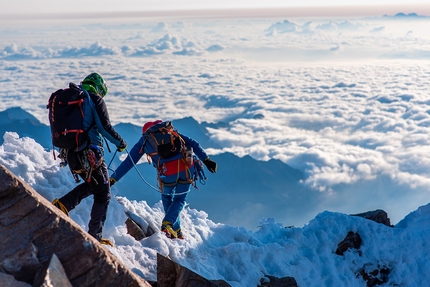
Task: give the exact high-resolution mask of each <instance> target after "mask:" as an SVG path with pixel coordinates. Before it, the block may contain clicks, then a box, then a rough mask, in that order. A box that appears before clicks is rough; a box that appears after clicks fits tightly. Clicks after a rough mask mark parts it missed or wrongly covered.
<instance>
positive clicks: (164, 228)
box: [161, 221, 178, 239]
mask: <svg viewBox="0 0 430 287" xmlns="http://www.w3.org/2000/svg"><path fill="white" fill-rule="evenodd" d="M161 232H164V233H165V234H166V236H167V238H170V239H174V238H178V234H177V233H176V232H175V231H174V230H173V227H172V224H171V223H170V222H168V221H163V223H162V224H161Z"/></svg>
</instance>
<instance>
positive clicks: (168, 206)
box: [161, 183, 191, 230]
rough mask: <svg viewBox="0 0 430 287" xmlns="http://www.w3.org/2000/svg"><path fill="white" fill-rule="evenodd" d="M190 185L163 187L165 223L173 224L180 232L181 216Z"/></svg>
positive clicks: (180, 184)
mask: <svg viewBox="0 0 430 287" xmlns="http://www.w3.org/2000/svg"><path fill="white" fill-rule="evenodd" d="M190 185H191V184H189V183H187V184H182V183H178V184H176V185H175V186H163V193H162V194H161V201H162V202H163V207H164V213H165V216H164V219H163V221H168V222H170V223H172V227H173V229H174V230H178V229H179V228H180V227H181V220H180V216H179V215H180V213H181V211H182V209H184V205H185V200H186V198H187V194H188V192H189V191H190Z"/></svg>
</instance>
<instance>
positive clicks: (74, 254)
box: [0, 165, 150, 287]
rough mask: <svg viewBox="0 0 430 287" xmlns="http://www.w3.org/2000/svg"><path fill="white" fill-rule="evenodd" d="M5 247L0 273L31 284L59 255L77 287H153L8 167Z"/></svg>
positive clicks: (1, 185) (1, 214) (0, 250)
mask: <svg viewBox="0 0 430 287" xmlns="http://www.w3.org/2000/svg"><path fill="white" fill-rule="evenodd" d="M0 242H1V244H0V271H2V272H4V273H7V274H10V275H13V276H14V277H15V279H17V280H19V281H25V282H27V283H29V284H33V281H34V277H35V275H36V274H37V273H38V272H39V271H40V269H41V268H43V266H46V265H47V264H48V262H49V261H50V260H51V257H52V255H53V254H54V253H55V254H56V255H57V256H58V258H59V260H60V261H61V263H62V265H63V267H64V270H65V272H66V274H67V277H68V278H69V280H70V282H71V283H72V285H73V286H80V287H84V286H128V287H135V286H150V285H149V283H147V282H146V281H145V280H143V279H142V278H141V277H139V276H137V275H136V274H135V273H133V272H132V271H130V270H129V269H128V268H127V267H126V266H125V265H124V264H123V263H122V262H120V261H119V260H118V258H116V257H115V256H114V255H113V254H112V253H110V252H109V250H108V247H104V246H102V245H101V244H100V243H99V242H98V241H97V240H95V239H94V238H93V237H92V236H90V235H89V234H88V233H87V232H86V231H84V230H83V229H82V228H81V227H80V226H79V225H78V224H76V223H75V222H74V221H73V220H71V219H70V218H69V217H67V216H66V215H65V214H64V213H62V212H61V211H60V210H59V209H58V208H56V207H55V206H53V205H52V204H51V203H50V202H49V201H48V200H46V199H45V198H44V197H42V196H41V195H39V194H38V193H37V192H36V191H35V190H34V189H33V188H32V187H30V186H29V185H27V184H26V183H25V182H23V181H22V180H21V179H19V178H18V177H17V176H15V175H14V174H12V173H11V172H10V171H9V170H8V169H7V168H5V167H4V166H3V165H0ZM41 272H42V271H41ZM21 278H22V279H23V280H21Z"/></svg>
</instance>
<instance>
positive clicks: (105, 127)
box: [90, 93, 126, 148]
mask: <svg viewBox="0 0 430 287" xmlns="http://www.w3.org/2000/svg"><path fill="white" fill-rule="evenodd" d="M90 97H91V100H92V101H93V103H94V108H95V113H94V120H95V124H96V126H97V129H98V130H99V132H100V133H101V134H102V135H103V136H104V137H105V138H107V139H108V140H109V141H110V142H111V143H113V144H114V145H115V146H116V147H117V148H122V147H123V148H125V147H126V143H125V141H124V140H123V138H122V137H121V136H120V135H119V134H118V133H117V132H116V131H115V129H114V128H113V127H112V125H111V123H110V119H109V113H108V110H107V106H106V103H105V101H104V100H103V98H102V97H100V96H99V95H96V94H93V93H90Z"/></svg>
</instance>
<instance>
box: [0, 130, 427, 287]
mask: <svg viewBox="0 0 430 287" xmlns="http://www.w3.org/2000/svg"><path fill="white" fill-rule="evenodd" d="M3 137H4V143H3V144H2V145H1V146H0V164H2V165H5V166H6V167H7V168H8V169H10V170H11V171H12V172H13V173H14V174H16V175H18V176H19V177H20V178H22V179H23V180H24V181H25V182H27V183H28V184H29V185H30V186H32V187H33V188H34V189H35V190H37V191H38V192H39V193H40V194H41V195H42V196H44V197H45V198H47V199H48V200H53V199H54V198H56V197H60V196H61V195H62V194H63V189H64V188H70V189H71V188H73V186H74V183H73V182H72V181H71V180H70V178H71V176H70V174H69V172H68V170H67V169H65V168H61V167H60V166H59V165H58V162H57V161H55V160H54V159H53V157H52V153H51V152H49V151H46V150H45V149H44V148H43V147H42V146H41V145H40V144H38V143H36V142H35V141H34V140H33V139H31V138H27V137H24V138H22V137H19V135H18V134H16V133H14V132H7V133H5V134H4V136H3ZM91 205H92V198H91V197H88V198H87V199H84V200H83V201H82V202H81V203H80V205H78V206H77V208H76V209H74V210H73V211H71V212H70V216H71V218H72V219H73V220H74V221H75V222H77V223H78V224H79V225H80V226H81V227H82V228H83V229H84V230H86V229H87V224H88V222H89V210H90V208H91ZM124 211H128V212H129V213H131V214H132V217H133V218H134V219H135V220H136V221H137V222H138V223H139V224H140V225H141V226H143V227H144V228H147V226H148V225H150V226H152V227H153V228H155V229H157V227H158V226H159V225H160V221H161V220H162V217H163V211H162V204H161V201H160V202H158V203H156V204H154V205H151V206H150V205H148V204H147V203H146V202H145V201H133V200H128V199H127V198H125V197H113V198H112V200H111V202H110V205H109V211H108V215H107V220H106V224H105V228H104V232H103V233H104V237H106V238H108V239H110V240H112V241H113V242H114V244H115V247H113V248H112V247H109V246H105V245H104V246H105V248H106V249H108V250H109V251H110V252H112V253H113V254H114V255H115V256H117V257H118V258H119V260H120V261H121V262H123V263H124V264H125V265H126V266H127V267H128V268H130V269H131V270H133V272H135V273H136V274H137V275H139V276H141V277H142V278H144V279H146V280H150V281H156V279H157V278H156V275H157V271H156V270H157V264H156V257H157V253H160V254H161V255H163V256H169V257H170V258H171V259H172V260H174V261H175V262H177V263H179V264H181V265H182V266H185V267H187V268H189V269H191V270H192V271H194V272H197V273H198V274H200V275H202V276H204V277H205V278H207V279H210V280H220V279H221V280H225V281H227V282H228V283H229V284H230V285H231V286H233V287H239V286H243V287H248V286H257V285H258V284H259V283H260V279H263V280H266V281H267V280H268V278H267V277H266V276H267V275H269V276H275V277H278V278H281V277H286V276H289V277H294V278H295V280H296V281H297V284H298V286H309V287H312V286H315V287H321V286H327V287H330V286H348V287H363V286H366V283H365V281H364V280H363V278H362V276H361V275H359V274H360V272H361V271H362V270H364V271H365V272H367V273H370V272H371V271H373V270H375V269H378V268H389V269H390V273H389V275H388V283H386V284H385V285H384V286H409V287H420V286H426V285H427V284H428V282H429V280H430V273H429V272H427V271H428V270H429V268H430V261H429V253H430V245H429V244H428V238H429V236H430V230H429V228H428V226H429V224H430V205H428V204H427V205H424V206H420V207H418V208H417V209H416V210H414V211H412V212H411V213H410V214H408V215H407V216H406V217H405V218H404V219H402V220H401V221H400V222H399V223H398V224H396V226H394V227H388V226H386V225H383V224H379V223H376V222H374V221H370V220H366V219H364V218H361V217H356V216H349V215H347V214H344V213H338V212H331V211H322V212H321V213H319V214H317V215H316V217H315V218H313V219H312V220H310V221H309V223H308V224H306V225H305V226H303V227H289V228H286V226H285V225H283V224H282V223H279V222H277V221H276V220H275V219H274V218H262V219H261V221H260V222H259V228H258V230H256V231H251V230H249V229H247V228H245V227H241V226H231V225H227V224H223V223H215V222H213V221H212V220H211V219H210V216H208V214H207V213H205V211H203V210H196V209H192V208H190V207H189V206H188V207H185V209H184V211H183V212H182V214H181V222H182V230H183V231H184V235H185V237H186V239H184V240H178V239H176V240H171V239H168V238H167V237H165V236H164V235H163V234H161V232H157V233H155V234H154V235H152V236H150V237H148V238H144V239H142V240H141V241H136V240H135V239H134V238H133V237H131V236H130V235H128V234H127V230H126V225H125V221H126V216H125V214H124ZM349 231H352V232H356V233H358V234H359V235H360V237H361V238H362V244H361V247H360V248H359V250H354V249H351V250H349V251H346V252H345V253H344V255H343V256H340V255H336V253H335V251H336V249H337V245H338V244H339V243H340V242H341V241H342V240H343V239H344V238H345V237H346V235H347V234H348V232H349ZM0 238H1V235H0ZM264 278H265V279H264Z"/></svg>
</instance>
